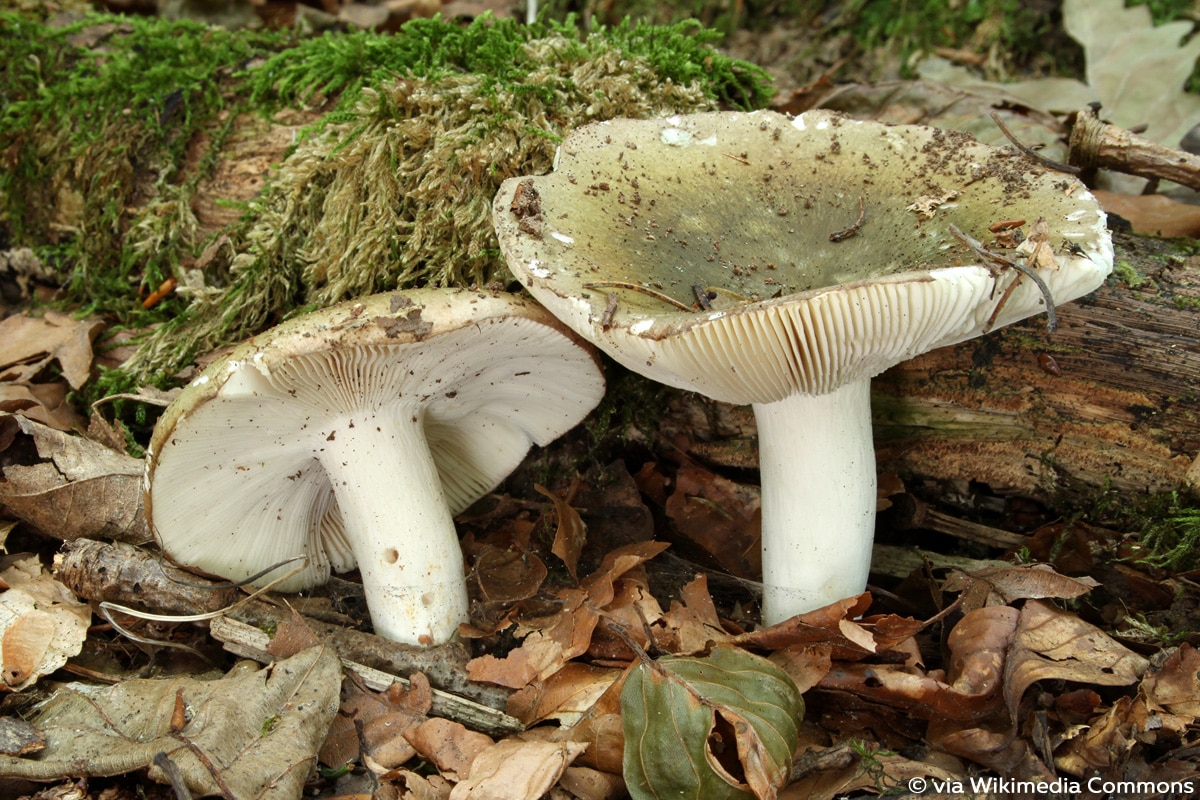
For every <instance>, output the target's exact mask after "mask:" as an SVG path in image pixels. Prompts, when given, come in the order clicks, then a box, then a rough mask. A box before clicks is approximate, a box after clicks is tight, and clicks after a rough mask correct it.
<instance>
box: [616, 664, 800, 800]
mask: <svg viewBox="0 0 1200 800" xmlns="http://www.w3.org/2000/svg"><path fill="white" fill-rule="evenodd" d="M621 713H622V715H623V716H624V729H625V758H624V775H625V780H626V782H627V788H628V789H629V793H630V794H631V795H632V796H633V798H634V800H646V799H648V798H659V797H664V796H671V797H680V798H695V799H696V800H708V799H709V798H712V799H713V800H718V799H719V798H745V797H751V796H753V797H757V798H760V799H761V798H773V797H774V796H775V793H776V792H777V791H778V789H779V788H780V787H782V786H783V784H784V783H786V781H787V778H788V775H789V773H790V768H791V760H792V753H793V752H794V751H795V749H796V743H797V740H798V735H799V724H800V720H801V719H802V718H803V716H804V702H803V701H802V700H801V699H800V694H799V692H797V691H796V687H795V686H794V685H793V684H792V682H791V679H790V678H788V677H787V675H786V674H784V673H783V672H782V671H781V670H779V669H778V668H777V667H775V666H774V665H773V664H771V663H770V662H769V661H767V660H765V659H763V658H760V657H758V656H754V655H751V654H750V653H747V652H746V651H744V650H740V649H738V648H736V647H732V646H729V645H717V646H715V647H714V648H713V650H712V653H711V654H710V655H709V656H708V657H706V658H695V657H692V656H664V657H662V658H660V659H658V660H657V661H656V662H654V663H653V664H645V663H641V664H637V665H636V666H634V667H633V669H632V670H631V671H630V673H629V676H628V677H627V678H626V680H625V687H624V689H623V690H622V691H621Z"/></svg>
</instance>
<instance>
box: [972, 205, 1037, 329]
mask: <svg viewBox="0 0 1200 800" xmlns="http://www.w3.org/2000/svg"><path fill="white" fill-rule="evenodd" d="M950 233H952V234H954V237H955V238H956V239H958V240H959V241H960V242H962V243H963V244H965V245H966V246H967V247H969V248H970V249H971V250H972V252H974V253H975V255H976V256H978V257H979V259H980V260H981V261H984V262H985V264H984V266H985V267H987V268H988V270H989V271H992V273H993V274H999V273H998V272H996V271H994V270H993V267H997V268H1001V269H1002V268H1003V267H1011V268H1012V269H1015V270H1016V271H1017V272H1019V273H1021V275H1027V276H1028V277H1029V279H1030V280H1031V281H1033V282H1034V284H1035V285H1036V286H1037V288H1038V291H1040V292H1041V293H1042V297H1044V298H1045V300H1046V329H1047V330H1049V331H1050V333H1054V331H1056V330H1057V329H1058V315H1057V314H1055V313H1054V297H1053V296H1052V295H1051V294H1050V287H1049V286H1047V285H1046V282H1045V281H1044V280H1042V276H1040V275H1038V274H1037V272H1035V271H1034V270H1032V269H1030V268H1029V267H1027V266H1025V265H1024V264H1022V263H1020V262H1019V261H1016V260H1015V259H1011V258H1009V257H1008V256H1006V255H1003V254H1002V253H997V252H996V251H994V250H988V249H987V248H986V247H984V245H983V243H982V242H980V241H978V240H976V239H972V238H971V237H970V236H968V235H967V234H965V233H963V232H962V231H961V230H959V228H958V226H957V225H955V224H954V223H950ZM1018 280H1020V278H1019V277H1018ZM1015 286H1016V281H1014V282H1013V283H1012V284H1011V285H1010V286H1009V288H1007V289H1005V291H1004V295H1003V296H1002V297H1001V298H1000V302H999V303H997V304H996V308H995V309H994V310H993V311H992V316H991V317H989V318H988V321H987V324H986V325H985V326H984V328H983V332H984V333H987V332H989V331H990V330H991V329H992V324H993V323H994V322H995V321H996V316H997V315H998V314H999V313H1000V309H1001V308H1003V307H1004V303H1005V302H1007V300H1008V296H1009V295H1010V294H1012V290H1013V288H1014V287H1015Z"/></svg>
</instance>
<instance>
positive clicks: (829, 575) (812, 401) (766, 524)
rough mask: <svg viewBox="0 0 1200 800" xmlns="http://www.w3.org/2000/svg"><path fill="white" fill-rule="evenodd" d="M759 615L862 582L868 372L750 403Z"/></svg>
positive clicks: (868, 474)
mask: <svg viewBox="0 0 1200 800" xmlns="http://www.w3.org/2000/svg"><path fill="white" fill-rule="evenodd" d="M754 415H755V419H756V421H757V423H758V451H759V455H758V458H759V470H760V475H761V480H762V563H763V622H764V623H765V624H767V625H774V624H776V623H778V622H782V621H783V620H785V619H787V618H789V617H792V616H795V615H796V614H802V613H804V612H806V611H812V610H813V609H816V608H821V607H822V606H826V605H829V604H830V603H833V602H835V601H837V600H841V599H842V598H844V597H850V596H852V595H855V594H858V593H860V592H862V591H863V589H864V588H866V585H867V573H868V571H869V570H870V566H871V545H872V542H873V540H874V537H875V495H876V492H875V485H876V478H875V448H874V443H873V441H872V435H871V381H870V379H869V378H868V379H863V380H859V381H856V382H854V383H849V384H846V385H845V386H843V387H842V388H840V389H837V390H835V391H834V392H832V393H830V394H825V395H819V396H816V397H813V396H809V395H793V396H791V397H788V398H785V399H783V400H778V401H776V402H774V403H761V404H755V406H754Z"/></svg>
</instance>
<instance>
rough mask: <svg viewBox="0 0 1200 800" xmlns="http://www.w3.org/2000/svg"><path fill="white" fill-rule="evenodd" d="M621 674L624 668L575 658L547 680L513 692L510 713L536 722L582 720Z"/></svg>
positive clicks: (563, 722)
mask: <svg viewBox="0 0 1200 800" xmlns="http://www.w3.org/2000/svg"><path fill="white" fill-rule="evenodd" d="M620 676H621V670H618V669H613V668H611V667H595V666H592V665H591V664H581V663H579V662H577V661H572V662H570V663H568V664H566V665H564V666H563V668H562V669H560V670H559V671H558V672H556V673H554V674H553V675H551V676H550V677H548V678H546V680H544V681H539V682H537V683H532V684H530V685H529V686H526V687H525V688H524V689H521V690H520V691H518V692H516V693H514V694H513V696H512V697H510V698H509V701H508V709H507V710H508V713H509V715H511V716H514V717H516V718H517V719H519V720H521V722H523V723H525V725H527V726H528V725H534V724H536V723H538V722H542V721H544V720H548V719H552V720H556V721H557V722H558V723H559V724H561V725H563V726H567V727H569V726H571V725H574V724H575V723H576V722H578V721H579V720H580V719H581V718H582V717H583V715H584V714H586V713H587V712H588V711H589V710H590V709H591V708H592V707H593V706H594V705H595V704H596V701H597V700H599V699H600V697H601V696H603V694H604V693H605V692H606V691H608V689H609V687H611V686H612V685H613V683H614V682H615V681H616V680H617V679H618V678H619V677H620Z"/></svg>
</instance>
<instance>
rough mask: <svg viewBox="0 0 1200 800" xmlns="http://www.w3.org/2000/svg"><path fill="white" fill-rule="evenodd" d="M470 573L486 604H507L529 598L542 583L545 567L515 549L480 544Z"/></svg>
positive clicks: (533, 555)
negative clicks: (477, 584)
mask: <svg viewBox="0 0 1200 800" xmlns="http://www.w3.org/2000/svg"><path fill="white" fill-rule="evenodd" d="M472 574H473V575H474V576H475V580H476V581H477V582H478V583H479V591H480V592H481V593H482V594H483V599H484V601H485V602H488V603H498V604H507V603H515V602H517V601H518V600H525V599H526V598H529V597H533V596H534V595H535V594H537V593H538V590H539V589H541V588H542V583H543V582H545V580H546V575H547V574H548V573H547V570H546V565H545V564H543V563H542V560H541V559H540V558H538V557H537V555H536V554H534V553H531V552H529V551H528V550H524V549H519V548H515V547H511V548H506V549H503V550H501V549H500V548H498V547H493V546H491V545H486V544H485V545H480V546H479V550H478V554H477V555H476V556H475V562H474V568H473V570H472Z"/></svg>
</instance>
